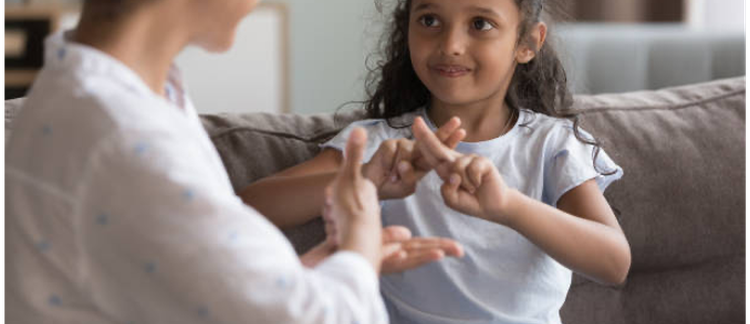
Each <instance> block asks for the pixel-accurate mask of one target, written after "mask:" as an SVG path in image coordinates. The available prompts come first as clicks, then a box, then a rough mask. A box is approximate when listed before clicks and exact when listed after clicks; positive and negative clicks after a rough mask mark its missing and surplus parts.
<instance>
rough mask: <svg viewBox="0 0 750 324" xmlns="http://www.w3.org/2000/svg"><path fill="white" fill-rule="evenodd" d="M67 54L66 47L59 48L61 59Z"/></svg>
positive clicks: (58, 54) (59, 57) (58, 53)
mask: <svg viewBox="0 0 750 324" xmlns="http://www.w3.org/2000/svg"><path fill="white" fill-rule="evenodd" d="M66 54H67V51H66V50H65V47H61V48H60V49H58V50H57V58H58V59H61V60H62V59H64V58H65V55H66Z"/></svg>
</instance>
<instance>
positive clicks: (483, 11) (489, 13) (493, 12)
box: [469, 6, 505, 21]
mask: <svg viewBox="0 0 750 324" xmlns="http://www.w3.org/2000/svg"><path fill="white" fill-rule="evenodd" d="M469 10H470V11H472V12H476V13H480V14H483V15H487V16H493V17H495V18H497V19H500V20H503V21H504V20H505V17H504V16H503V15H502V14H501V13H500V12H498V11H496V10H492V9H490V8H485V7H479V6H471V7H469Z"/></svg>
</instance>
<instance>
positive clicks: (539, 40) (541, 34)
mask: <svg viewBox="0 0 750 324" xmlns="http://www.w3.org/2000/svg"><path fill="white" fill-rule="evenodd" d="M545 39H547V24H545V23H543V22H539V23H537V24H536V25H534V28H532V29H531V31H530V32H529V36H528V39H527V41H522V42H521V46H519V47H518V50H517V51H516V62H518V64H526V63H529V62H530V61H531V60H533V59H534V57H535V56H536V53H537V52H539V50H540V49H541V48H542V46H543V45H544V41H545Z"/></svg>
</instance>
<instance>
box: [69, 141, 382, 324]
mask: <svg viewBox="0 0 750 324" xmlns="http://www.w3.org/2000/svg"><path fill="white" fill-rule="evenodd" d="M184 135H185V134H170V133H169V132H165V133H159V132H158V131H152V132H147V133H139V132H137V131H135V132H128V133H127V134H126V133H120V134H116V135H113V136H112V138H108V139H106V140H104V141H103V143H102V145H100V148H99V149H98V150H97V151H96V152H95V154H93V155H92V158H91V163H90V171H89V172H88V174H87V175H86V176H85V179H84V180H83V181H84V182H83V185H82V189H81V194H80V200H81V201H80V203H79V208H78V214H79V215H80V219H81V222H80V226H79V228H78V229H77V231H78V234H79V236H80V237H81V238H80V246H81V247H82V251H83V252H82V253H83V255H84V258H85V259H86V262H85V264H84V265H83V267H84V268H85V270H84V272H85V273H87V275H86V277H85V278H83V280H85V281H86V286H87V287H88V289H89V290H90V291H91V294H93V295H94V298H93V299H95V300H96V301H97V307H99V308H100V309H101V310H102V312H104V313H105V314H106V315H107V316H109V317H111V318H114V319H117V321H118V322H123V323H128V322H134V323H204V322H221V323H240V322H243V321H247V319H253V320H254V321H257V322H263V323H290V322H300V323H313V322H337V321H339V320H343V321H346V322H359V323H380V322H383V321H384V318H385V315H384V309H383V305H382V300H381V299H380V296H379V290H378V283H377V276H376V273H375V271H374V269H372V267H370V266H368V264H367V263H366V261H365V260H364V259H363V258H362V257H361V256H359V255H358V254H354V253H343V254H341V252H339V253H336V254H334V255H333V256H332V257H331V258H329V259H328V260H327V262H323V263H321V264H320V265H319V266H318V267H316V268H314V269H307V268H305V267H304V266H302V264H301V262H299V259H298V257H297V255H296V254H295V252H294V249H293V248H292V246H291V244H290V243H289V242H288V241H287V240H286V239H285V238H284V236H283V234H282V233H281V232H280V231H279V230H278V229H277V228H276V227H274V226H273V225H272V224H271V223H270V222H269V221H267V220H266V219H265V218H264V217H263V216H262V215H260V214H259V213H257V212H256V211H255V210H253V209H252V208H250V207H248V206H246V205H244V204H243V203H242V201H241V200H240V199H239V198H238V197H237V196H235V194H234V192H233V191H232V189H231V187H230V186H229V185H228V184H227V183H226V182H225V181H222V180H221V178H220V176H219V175H220V174H221V172H219V171H221V170H216V168H215V167H213V165H212V164H211V163H210V162H209V161H207V160H206V159H205V150H204V149H202V147H201V146H200V145H197V144H194V143H192V142H191V141H190V140H188V139H187V138H191V137H189V136H184Z"/></svg>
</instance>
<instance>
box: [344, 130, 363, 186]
mask: <svg viewBox="0 0 750 324" xmlns="http://www.w3.org/2000/svg"><path fill="white" fill-rule="evenodd" d="M366 145H367V132H366V131H365V130H364V129H363V128H360V127H357V128H355V129H354V130H353V131H352V132H351V134H349V139H348V140H347V141H346V156H345V157H344V164H343V165H342V171H343V172H342V173H343V174H344V175H348V176H352V177H354V178H356V177H359V176H360V175H361V169H362V157H363V156H364V152H365V146H366Z"/></svg>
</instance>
